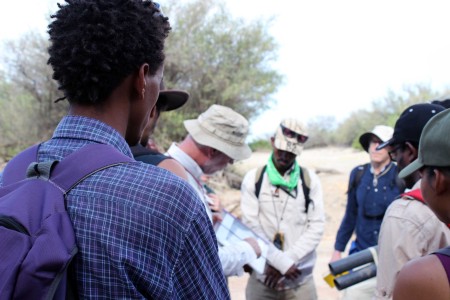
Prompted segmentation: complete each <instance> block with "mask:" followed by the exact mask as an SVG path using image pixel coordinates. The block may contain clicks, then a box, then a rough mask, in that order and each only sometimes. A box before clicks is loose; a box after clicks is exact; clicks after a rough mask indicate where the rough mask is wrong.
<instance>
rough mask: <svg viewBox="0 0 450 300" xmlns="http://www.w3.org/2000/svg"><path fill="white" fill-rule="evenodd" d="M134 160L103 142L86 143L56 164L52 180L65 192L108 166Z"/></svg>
mask: <svg viewBox="0 0 450 300" xmlns="http://www.w3.org/2000/svg"><path fill="white" fill-rule="evenodd" d="M134 161H135V160H134V159H132V158H131V157H128V156H126V155H125V154H123V153H121V152H119V151H118V150H117V149H116V148H114V147H113V146H110V145H105V144H88V145H86V146H84V147H82V148H80V149H79V150H77V151H75V152H73V153H71V154H69V155H68V156H67V157H65V158H64V159H63V160H62V161H61V162H59V163H58V164H56V166H55V167H54V170H53V172H52V175H51V177H52V180H53V182H55V183H56V184H57V185H58V186H59V187H61V188H62V189H63V190H64V191H65V192H66V193H67V192H69V191H70V190H71V189H72V188H73V187H74V186H76V185H77V184H78V183H79V182H81V181H82V180H83V179H85V178H86V177H88V176H90V175H92V174H94V173H96V172H98V171H101V170H104V169H106V168H109V167H113V166H117V165H120V164H123V163H130V162H134Z"/></svg>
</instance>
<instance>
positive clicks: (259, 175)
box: [255, 165, 267, 198]
mask: <svg viewBox="0 0 450 300" xmlns="http://www.w3.org/2000/svg"><path fill="white" fill-rule="evenodd" d="M266 167H267V165H264V166H263V167H259V168H258V169H256V174H255V195H256V198H259V193H260V192H261V185H262V181H263V174H264V172H265V171H266Z"/></svg>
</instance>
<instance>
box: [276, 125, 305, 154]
mask: <svg viewBox="0 0 450 300" xmlns="http://www.w3.org/2000/svg"><path fill="white" fill-rule="evenodd" d="M307 139H308V132H307V129H306V126H305V125H304V124H303V123H302V122H300V121H299V120H297V119H294V118H288V119H284V120H282V121H281V123H280V125H279V126H278V128H277V130H276V132H275V139H274V146H275V148H277V149H279V150H283V151H287V152H291V153H294V154H295V155H300V154H301V153H302V150H303V144H304V143H305V142H306V141H307Z"/></svg>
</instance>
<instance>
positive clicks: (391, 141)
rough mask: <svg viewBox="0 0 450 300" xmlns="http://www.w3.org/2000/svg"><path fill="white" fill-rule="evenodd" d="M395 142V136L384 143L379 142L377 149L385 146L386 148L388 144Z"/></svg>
mask: <svg viewBox="0 0 450 300" xmlns="http://www.w3.org/2000/svg"><path fill="white" fill-rule="evenodd" d="M393 144H395V140H394V138H392V139H390V140H388V141H386V142H384V143H381V144H379V145H378V146H377V150H381V149H384V148H386V147H387V146H390V145H393Z"/></svg>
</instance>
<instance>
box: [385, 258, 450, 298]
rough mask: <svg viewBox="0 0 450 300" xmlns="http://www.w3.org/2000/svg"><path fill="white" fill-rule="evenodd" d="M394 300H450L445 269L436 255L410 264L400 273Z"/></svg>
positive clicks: (449, 288) (415, 260) (449, 289)
mask: <svg viewBox="0 0 450 300" xmlns="http://www.w3.org/2000/svg"><path fill="white" fill-rule="evenodd" d="M393 296H394V298H393V299H394V300H429V299H434V300H440V299H442V300H444V299H450V287H449V284H448V279H447V275H446V273H445V270H444V267H443V266H442V264H441V262H440V261H439V259H438V258H437V257H436V256H435V255H427V256H424V257H421V258H417V259H414V260H412V261H410V262H408V263H407V264H406V265H405V266H404V267H403V268H402V270H401V271H400V273H399V274H398V277H397V282H396V284H395V287H394V294H393Z"/></svg>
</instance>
